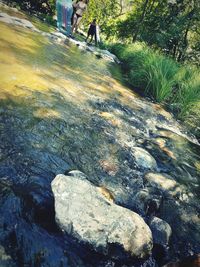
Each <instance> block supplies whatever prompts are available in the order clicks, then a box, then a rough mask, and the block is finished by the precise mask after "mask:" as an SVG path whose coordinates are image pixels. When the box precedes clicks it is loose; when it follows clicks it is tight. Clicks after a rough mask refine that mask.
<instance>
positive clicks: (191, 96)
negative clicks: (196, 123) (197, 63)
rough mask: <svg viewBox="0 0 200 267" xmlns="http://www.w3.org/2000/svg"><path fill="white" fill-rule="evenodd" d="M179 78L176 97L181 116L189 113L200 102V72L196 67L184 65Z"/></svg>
mask: <svg viewBox="0 0 200 267" xmlns="http://www.w3.org/2000/svg"><path fill="white" fill-rule="evenodd" d="M177 78H178V86H179V88H178V90H177V93H176V96H175V99H176V102H177V103H178V104H179V110H180V112H179V117H180V118H181V117H185V116H187V115H189V114H190V112H192V111H193V109H195V107H196V106H197V105H198V104H199V103H200V72H199V70H198V69H196V68H188V67H182V68H181V69H180V71H179V77H177Z"/></svg>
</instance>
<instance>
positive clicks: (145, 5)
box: [132, 0, 149, 43]
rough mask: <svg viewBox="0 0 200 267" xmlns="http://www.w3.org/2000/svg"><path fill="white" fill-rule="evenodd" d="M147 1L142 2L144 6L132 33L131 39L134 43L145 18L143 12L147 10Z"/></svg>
mask: <svg viewBox="0 0 200 267" xmlns="http://www.w3.org/2000/svg"><path fill="white" fill-rule="evenodd" d="M148 3H149V0H145V2H144V6H143V11H142V15H141V17H140V19H139V22H138V25H137V28H136V30H135V33H134V34H133V39H132V42H133V43H134V42H135V41H136V40H137V36H138V34H139V31H140V28H141V26H142V23H143V21H144V18H145V14H146V10H147V5H148Z"/></svg>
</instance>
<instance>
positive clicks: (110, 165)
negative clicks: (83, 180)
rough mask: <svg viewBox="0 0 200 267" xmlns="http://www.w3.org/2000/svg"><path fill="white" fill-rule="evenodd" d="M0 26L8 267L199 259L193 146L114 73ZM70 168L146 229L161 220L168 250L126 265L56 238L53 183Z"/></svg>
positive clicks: (0, 173)
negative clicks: (140, 159)
mask: <svg viewBox="0 0 200 267" xmlns="http://www.w3.org/2000/svg"><path fill="white" fill-rule="evenodd" d="M15 16H16V15H15ZM0 27H1V32H2V35H1V43H0V50H1V54H0V69H1V74H2V75H1V95H0V140H1V141H0V214H1V216H0V243H1V246H2V247H3V249H4V251H5V254H6V255H7V256H8V257H11V258H12V262H13V263H14V264H16V265H17V266H45V267H46V266H51V267H54V266H55V267H58V266H70V267H71V266H73V267H77V266H78V267H79V266H81V267H82V266H83V267H94V266H95V267H107V266H112V267H122V266H123V267H125V266H132V267H133V266H134V267H135V266H137V267H138V266H140V267H144V266H145V267H146V266H149V267H155V266H157V265H158V264H159V265H162V264H163V263H165V262H166V261H171V260H176V259H177V260H178V259H180V258H184V257H186V256H189V255H193V254H197V253H199V251H200V229H199V225H200V223H199V211H200V207H199V178H200V174H199V168H198V167H197V166H199V162H200V157H199V154H200V153H199V151H200V149H199V144H198V143H197V142H196V140H195V139H194V138H192V137H191V136H188V135H187V134H186V133H184V130H183V129H182V127H181V126H180V124H179V123H178V122H176V121H175V120H174V119H173V117H172V116H171V114H169V113H168V112H166V111H164V110H163V109H162V108H161V107H160V106H158V105H155V104H154V103H151V102H149V101H147V100H145V99H141V98H139V97H138V96H137V95H136V94H134V92H133V91H130V90H129V89H128V88H127V87H126V86H124V85H123V83H122V81H123V80H122V78H121V75H120V70H119V69H118V66H116V65H113V64H111V63H109V62H108V61H105V60H103V59H97V58H96V57H95V56H94V55H92V54H91V53H87V51H81V50H79V49H77V48H76V47H70V46H68V45H57V44H56V43H55V42H54V41H53V40H51V38H49V36H47V37H48V38H46V36H43V35H42V34H41V33H37V32H34V31H30V29H28V28H23V27H21V26H20V27H19V26H13V25H12V27H11V26H9V24H5V23H3V22H0ZM16 36H17V38H16ZM77 62H79V64H77ZM135 147H139V148H141V149H142V150H143V151H146V152H147V153H149V155H151V156H152V157H153V158H154V160H155V161H156V168H155V169H152V168H144V167H143V166H141V165H140V164H137V162H136V158H135V156H134V155H133V149H134V148H135ZM72 169H76V170H80V171H81V172H83V173H85V174H86V177H87V180H88V181H89V182H91V183H92V184H94V185H95V186H102V187H105V188H107V189H108V190H109V191H110V192H112V195H113V197H114V199H115V203H116V204H117V205H120V206H122V207H124V208H128V209H129V210H131V211H133V212H136V213H138V214H139V215H140V216H142V217H143V219H144V221H145V222H146V223H147V224H149V222H150V218H151V217H152V216H155V217H157V218H159V219H161V220H163V221H165V222H166V223H168V224H169V225H170V227H171V229H172V235H171V237H170V239H169V244H168V246H169V249H168V250H167V251H166V252H164V253H163V254H162V253H161V251H159V250H157V251H156V253H154V251H153V255H152V256H150V258H149V259H147V260H145V261H140V262H138V261H135V260H131V261H129V262H128V263H124V262H123V261H117V260H113V259H111V258H109V256H103V255H102V254H99V253H98V252H94V251H93V250H91V249H90V248H88V247H87V246H84V245H82V244H79V243H78V242H77V241H76V240H74V239H73V238H71V236H70V235H67V234H66V233H63V232H62V231H60V229H59V228H58V227H57V224H56V221H55V210H54V197H53V193H52V190H51V182H52V180H53V179H54V178H55V176H56V175H58V174H60V173H63V174H64V173H68V172H69V171H70V170H72ZM154 246H155V244H154ZM158 252H159V253H160V257H159V258H158V257H157V255H158V254H159V253H158ZM161 254H162V255H161Z"/></svg>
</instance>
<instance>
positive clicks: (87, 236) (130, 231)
mask: <svg viewBox="0 0 200 267" xmlns="http://www.w3.org/2000/svg"><path fill="white" fill-rule="evenodd" d="M51 186H52V191H53V194H54V198H55V213H56V221H57V223H58V225H59V227H60V228H61V229H62V230H64V231H65V232H66V233H67V234H70V235H71V236H72V237H73V238H75V239H76V240H78V241H79V242H81V243H83V244H85V245H89V247H91V248H92V249H93V250H95V251H96V252H100V253H102V254H104V255H109V257H110V256H111V257H113V258H121V259H125V258H127V257H134V258H140V259H142V258H145V257H147V256H148V255H149V254H150V253H151V250H152V234H151V230H150V229H149V227H148V226H147V224H146V223H145V222H144V220H143V219H142V217H140V216H139V215H138V214H136V213H134V212H132V211H131V210H128V209H126V208H123V207H121V206H118V205H116V204H115V203H114V197H113V196H112V194H111V192H109V191H108V190H107V189H106V188H104V187H96V186H94V185H93V184H91V183H90V182H89V181H88V180H87V179H86V176H85V175H84V174H83V173H81V172H78V171H72V172H70V173H69V174H68V175H67V176H65V175H62V174H60V175H57V176H56V177H55V179H54V180H53V181H52V184H51Z"/></svg>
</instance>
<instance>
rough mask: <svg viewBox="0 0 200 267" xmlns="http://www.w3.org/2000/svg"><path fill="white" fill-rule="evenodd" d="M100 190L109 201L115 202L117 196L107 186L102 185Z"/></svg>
mask: <svg viewBox="0 0 200 267" xmlns="http://www.w3.org/2000/svg"><path fill="white" fill-rule="evenodd" d="M99 191H100V193H101V194H102V195H103V196H104V197H105V198H106V199H107V200H108V201H110V202H112V203H114V201H115V198H114V195H113V193H112V192H111V191H110V190H108V189H107V188H106V187H105V186H100V187H99Z"/></svg>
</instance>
